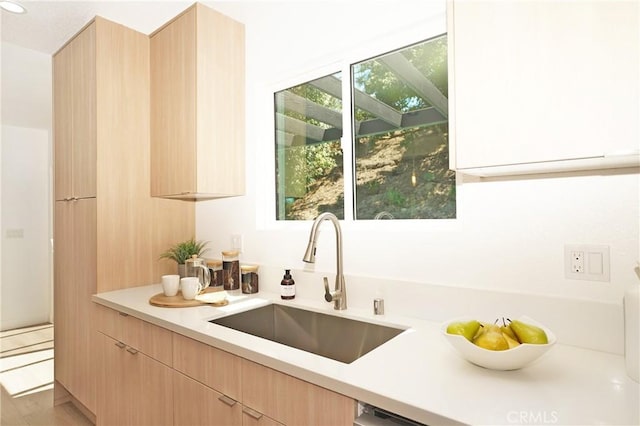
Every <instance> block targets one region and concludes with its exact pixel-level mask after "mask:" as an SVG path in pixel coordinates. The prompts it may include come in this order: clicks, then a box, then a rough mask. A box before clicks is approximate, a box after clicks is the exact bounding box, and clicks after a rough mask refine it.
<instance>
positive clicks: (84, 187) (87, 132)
mask: <svg viewBox="0 0 640 426" xmlns="http://www.w3.org/2000/svg"><path fill="white" fill-rule="evenodd" d="M95 45H96V41H95V24H91V25H90V26H88V27H87V28H86V29H85V30H84V31H82V32H81V33H79V34H78V35H77V36H76V37H75V38H74V39H73V40H71V41H70V42H69V43H68V44H67V45H66V46H65V47H64V48H63V49H62V50H60V52H58V53H57V54H56V55H55V57H54V58H53V87H54V89H53V98H54V99H53V102H54V104H53V105H54V146H55V149H54V153H55V199H56V200H63V199H69V198H72V197H76V198H87V197H95V196H96V89H95V87H96V84H95V78H96V69H95V64H96V56H95Z"/></svg>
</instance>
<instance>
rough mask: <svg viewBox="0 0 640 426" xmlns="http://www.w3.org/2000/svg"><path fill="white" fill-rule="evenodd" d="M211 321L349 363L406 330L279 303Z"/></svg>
mask: <svg viewBox="0 0 640 426" xmlns="http://www.w3.org/2000/svg"><path fill="white" fill-rule="evenodd" d="M209 322H211V323H214V324H219V325H222V326H225V327H229V328H232V329H234V330H238V331H242V332H244V333H248V334H252V335H254V336H258V337H262V338H263V339H268V340H271V341H274V342H278V343H282V344H283V345H287V346H291V347H294V348H297V349H302V350H303V351H307V352H311V353H314V354H317V355H321V356H324V357H327V358H331V359H333V360H336V361H340V362H344V363H347V364H350V363H352V362H353V361H355V360H356V359H358V358H360V357H361V356H363V355H364V354H366V353H368V352H370V351H372V350H373V349H375V348H377V347H378V346H380V345H382V344H383V343H385V342H387V341H388V340H390V339H392V338H393V337H395V336H397V335H398V334H400V333H402V332H403V331H404V330H403V329H400V328H394V327H388V326H384V325H379V324H372V323H368V322H364V321H357V320H353V319H349V318H344V317H339V316H334V315H327V314H322V313H319V312H313V311H307V310H305V309H298V308H292V307H290V306H283V305H278V304H271V305H267V306H263V307H260V308H256V309H252V310H249V311H245V312H240V313H237V314H233V315H229V316H227V317H223V318H219V319H214V320H211V321H209Z"/></svg>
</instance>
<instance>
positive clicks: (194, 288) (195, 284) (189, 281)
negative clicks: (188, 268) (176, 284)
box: [180, 277, 200, 300]
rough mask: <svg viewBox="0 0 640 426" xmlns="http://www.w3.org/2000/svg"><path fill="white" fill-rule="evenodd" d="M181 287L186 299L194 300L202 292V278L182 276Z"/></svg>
mask: <svg viewBox="0 0 640 426" xmlns="http://www.w3.org/2000/svg"><path fill="white" fill-rule="evenodd" d="M180 289H181V290H182V297H184V299H185V300H193V299H195V297H196V296H197V295H198V293H200V279H199V278H198V277H185V278H181V279H180Z"/></svg>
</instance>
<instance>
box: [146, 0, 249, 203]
mask: <svg viewBox="0 0 640 426" xmlns="http://www.w3.org/2000/svg"><path fill="white" fill-rule="evenodd" d="M244 56H245V55H244V26H243V25H242V24H241V23H239V22H236V21H234V20H232V19H230V18H228V17H227V16H224V15H222V14H220V13H218V12H216V11H214V10H212V9H210V8H208V7H206V6H203V5H201V4H199V3H196V4H195V5H194V6H192V7H191V8H189V9H188V10H187V11H185V12H184V13H183V14H181V15H180V16H178V17H177V18H176V19H174V20H173V21H171V22H170V23H168V24H167V25H166V26H164V27H163V28H162V29H161V30H159V31H158V32H157V33H155V34H153V36H152V37H151V195H152V196H157V197H169V198H186V199H198V198H203V199H207V198H217V197H228V196H234V195H242V194H244V190H245V173H244V161H245V158H244V138H245V135H244V128H245V119H244V115H245V111H244V98H245V94H244V90H245V89H244V87H245V81H244V73H245V70H244Z"/></svg>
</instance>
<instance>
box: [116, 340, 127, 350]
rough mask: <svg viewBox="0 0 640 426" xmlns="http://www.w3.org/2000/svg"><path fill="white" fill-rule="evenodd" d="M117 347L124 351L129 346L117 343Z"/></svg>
mask: <svg viewBox="0 0 640 426" xmlns="http://www.w3.org/2000/svg"><path fill="white" fill-rule="evenodd" d="M116 346H117V347H119V348H120V349H122V348H124V347H125V346H127V345H125V344H124V343H122V342H116Z"/></svg>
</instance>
